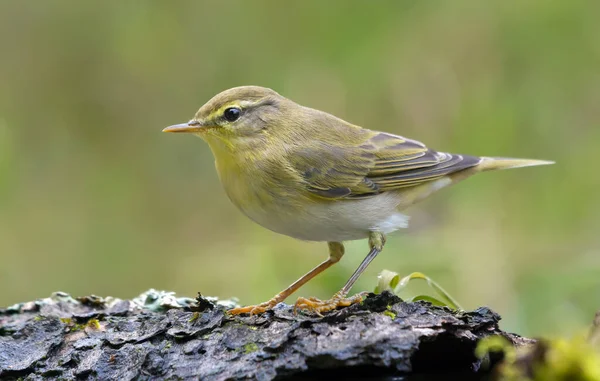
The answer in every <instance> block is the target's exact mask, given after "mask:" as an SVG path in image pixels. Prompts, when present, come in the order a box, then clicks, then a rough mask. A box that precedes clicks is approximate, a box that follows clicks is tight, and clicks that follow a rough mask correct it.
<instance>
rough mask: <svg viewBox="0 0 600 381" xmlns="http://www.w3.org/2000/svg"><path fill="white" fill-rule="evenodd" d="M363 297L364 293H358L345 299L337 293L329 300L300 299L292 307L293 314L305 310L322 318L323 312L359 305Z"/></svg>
mask: <svg viewBox="0 0 600 381" xmlns="http://www.w3.org/2000/svg"><path fill="white" fill-rule="evenodd" d="M365 296H366V293H360V294H356V295H354V296H351V297H349V298H346V297H345V296H344V295H342V294H339V293H337V294H335V295H334V296H333V297H332V298H331V299H329V300H319V299H317V298H302V297H300V298H298V300H297V301H296V304H295V305H294V313H296V312H297V310H305V311H308V312H312V313H314V314H316V315H318V316H323V315H322V313H323V312H329V311H333V310H335V309H336V308H338V307H348V306H350V305H352V304H356V303H360V302H362V301H363V299H364V297H365Z"/></svg>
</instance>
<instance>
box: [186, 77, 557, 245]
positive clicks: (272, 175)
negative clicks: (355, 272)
mask: <svg viewBox="0 0 600 381" xmlns="http://www.w3.org/2000/svg"><path fill="white" fill-rule="evenodd" d="M231 107H237V108H239V109H240V110H241V111H242V114H241V116H240V118H239V120H236V121H235V122H228V121H226V120H224V119H223V117H222V116H223V112H224V110H226V109H228V108H231ZM190 123H191V124H195V123H197V124H198V125H199V126H200V127H198V128H197V129H196V130H195V131H194V132H195V133H196V134H197V135H198V136H200V137H201V138H203V139H204V140H206V141H207V142H208V144H209V145H210V147H211V149H212V151H213V154H214V156H215V159H216V167H217V171H218V173H219V177H220V179H221V181H222V183H223V186H224V188H225V191H226V192H227V195H228V196H229V198H230V199H231V201H232V202H233V203H234V204H235V205H236V206H237V207H238V208H240V209H241V210H242V211H243V212H244V213H245V214H246V215H247V216H248V217H250V218H251V219H253V220H254V221H256V222H258V223H259V224H261V225H263V226H265V227H266V228H268V229H271V230H274V231H276V232H279V233H282V234H286V235H290V236H292V237H296V238H299V239H304V240H312V241H341V240H350V239H361V238H367V237H368V235H369V233H370V232H371V231H381V232H383V233H389V232H392V231H394V230H397V229H398V228H401V227H404V226H406V223H407V219H406V217H405V216H403V215H402V214H401V213H400V211H401V210H402V209H404V208H406V207H407V206H409V205H411V204H412V203H414V202H416V201H418V200H420V199H423V198H425V197H426V196H428V195H429V194H431V193H433V192H434V191H436V190H438V189H441V188H443V187H445V186H447V185H450V184H451V183H454V182H456V181H458V180H459V179H462V178H465V177H467V176H469V175H471V174H474V173H476V172H479V171H480V170H484V169H502V168H508V167H513V166H525V165H538V164H548V163H549V162H544V161H537V160H518V159H517V160H518V161H514V159H482V158H479V157H474V156H468V155H456V154H449V153H441V152H436V151H434V150H431V149H429V148H427V147H426V146H425V145H424V144H422V143H420V142H417V141H414V140H411V139H407V138H403V137H400V136H396V135H392V134H389V133H385V132H378V131H373V130H368V129H364V128H361V127H358V126H355V125H352V124H350V123H348V122H345V121H343V120H341V119H339V118H337V117H334V116H333V115H330V114H327V113H325V112H322V111H318V110H314V109H311V108H307V107H303V106H300V105H298V104H296V103H294V102H292V101H290V100H288V99H286V98H284V97H282V96H280V95H279V94H277V93H276V92H274V91H273V90H270V89H266V88H262V87H255V86H245V87H239V88H233V89H229V90H226V91H224V92H222V93H220V94H218V95H217V96H215V97H214V98H213V99H211V100H210V101H209V102H207V103H206V104H205V105H204V106H202V108H200V110H199V111H198V113H197V114H196V115H195V117H194V119H192V120H191V121H190Z"/></svg>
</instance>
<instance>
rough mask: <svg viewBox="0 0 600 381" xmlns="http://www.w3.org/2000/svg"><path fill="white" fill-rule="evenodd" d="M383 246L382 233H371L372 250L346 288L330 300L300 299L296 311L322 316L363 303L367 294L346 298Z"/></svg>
mask: <svg viewBox="0 0 600 381" xmlns="http://www.w3.org/2000/svg"><path fill="white" fill-rule="evenodd" d="M383 245H385V236H384V235H383V234H382V233H378V232H371V234H369V246H370V247H371V250H370V251H369V254H367V256H366V257H365V259H363V261H362V262H361V264H360V265H359V266H358V268H357V269H356V271H354V274H352V276H351V277H350V279H348V281H347V282H346V284H345V285H344V287H342V289H341V290H340V291H338V292H336V293H335V294H334V295H333V297H332V298H331V299H329V300H319V299H317V298H298V300H297V301H296V305H295V306H294V311H296V310H298V309H300V310H306V311H310V312H314V313H316V314H317V315H321V313H322V312H328V311H331V310H334V309H336V308H337V307H347V306H350V305H352V304H354V303H359V302H361V301H362V300H363V299H364V297H365V296H366V294H367V293H366V292H361V293H358V294H356V295H354V296H351V297H349V298H346V296H347V295H348V292H350V289H351V288H352V286H353V285H354V283H355V282H356V280H357V279H358V278H359V277H360V274H362V272H363V271H365V269H366V268H367V267H368V266H369V264H370V263H371V261H373V259H375V257H376V256H377V254H379V253H380V252H381V250H382V249H383Z"/></svg>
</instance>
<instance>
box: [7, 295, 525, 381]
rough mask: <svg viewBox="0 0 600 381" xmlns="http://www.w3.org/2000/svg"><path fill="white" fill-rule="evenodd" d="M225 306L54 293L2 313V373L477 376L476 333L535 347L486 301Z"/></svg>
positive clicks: (390, 298) (33, 376) (41, 376)
mask: <svg viewBox="0 0 600 381" xmlns="http://www.w3.org/2000/svg"><path fill="white" fill-rule="evenodd" d="M226 305H227V303H226V302H216V301H215V300H210V299H206V298H203V297H201V296H199V297H198V298H197V299H186V298H175V297H174V295H173V294H172V293H164V292H156V291H150V292H148V293H145V294H142V295H141V296H140V297H138V298H136V299H132V300H119V299H114V298H99V297H95V296H91V297H83V298H77V299H73V298H71V297H70V296H69V295H67V294H63V293H55V294H53V296H52V297H50V298H46V299H40V300H38V301H35V302H29V303H21V304H19V305H15V306H12V307H10V308H8V309H5V310H0V379H1V380H17V379H24V380H46V379H61V380H72V379H73V380H74V379H78V380H81V379H90V380H239V379H257V380H273V379H294V380H302V379H307V380H308V379H319V378H321V377H325V378H329V377H331V376H332V375H336V376H337V377H342V379H343V378H352V379H360V378H361V377H364V378H365V379H367V378H368V379H370V380H373V379H390V378H389V377H390V376H392V377H393V378H394V377H396V376H403V377H404V376H408V375H415V374H421V375H422V374H439V375H441V374H444V377H446V376H447V375H448V373H455V374H462V375H464V376H465V377H466V376H467V375H469V378H468V379H477V378H478V377H479V375H481V374H482V370H481V360H479V359H477V358H476V357H475V356H474V354H473V352H474V348H475V346H476V343H477V341H478V340H479V339H480V338H483V337H486V336H490V335H501V336H504V337H505V338H507V339H508V340H509V341H510V342H511V343H512V344H514V345H516V346H522V345H526V344H529V343H532V340H530V339H526V338H522V337H519V336H517V335H514V334H509V333H505V332H503V331H501V330H500V329H499V328H498V321H499V319H500V317H499V316H498V315H497V314H496V313H494V312H492V311H491V310H489V309H488V308H479V309H477V310H475V311H472V312H457V311H451V310H450V309H447V308H440V307H434V306H432V305H431V304H428V303H425V302H416V303H406V302H403V301H402V300H400V299H399V298H398V297H397V296H395V295H392V294H390V293H388V292H384V293H382V294H380V295H375V294H371V295H369V297H368V298H367V299H366V300H365V301H364V302H362V303H360V304H356V305H353V306H350V307H346V308H343V309H340V310H337V311H334V312H330V313H328V314H327V315H325V316H324V317H316V316H309V315H306V314H300V313H299V314H297V315H295V314H294V313H293V310H292V308H291V307H290V306H288V305H285V304H280V305H279V306H277V307H276V308H275V310H273V311H270V312H268V313H266V314H264V315H261V316H236V317H230V316H228V315H227V314H226V313H225V311H224V310H225V308H226V307H225V306H226ZM495 360H496V359H491V360H490V361H492V362H494V361H495ZM408 377H411V376H408ZM444 377H442V378H439V379H447V378H444ZM402 379H403V380H404V379H410V378H402ZM420 379H422V378H420ZM428 379H438V378H436V376H430V378H428ZM463 379H467V378H463Z"/></svg>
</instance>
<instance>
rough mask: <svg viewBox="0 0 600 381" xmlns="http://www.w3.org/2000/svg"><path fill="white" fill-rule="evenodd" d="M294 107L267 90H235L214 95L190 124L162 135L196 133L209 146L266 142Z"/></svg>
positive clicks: (175, 127) (179, 125) (175, 126)
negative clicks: (215, 143)
mask: <svg viewBox="0 0 600 381" xmlns="http://www.w3.org/2000/svg"><path fill="white" fill-rule="evenodd" d="M292 104H293V102H291V101H289V100H287V99H286V98H284V97H282V96H281V95H279V94H278V93H276V92H275V91H273V90H271V89H267V88H265V87H259V86H242V87H234V88H232V89H228V90H225V91H223V92H221V93H219V94H217V95H215V96H214V97H213V98H212V99H211V100H209V101H208V102H207V103H206V104H205V105H204V106H202V107H200V110H198V112H197V113H196V115H195V116H194V117H193V118H192V119H191V120H190V121H189V122H187V123H182V124H176V125H173V126H169V127H167V128H165V129H163V131H164V132H188V133H193V134H195V135H197V136H199V137H201V138H203V139H204V140H206V141H207V142H208V143H209V144H211V143H212V142H214V141H215V140H218V141H221V142H224V143H226V144H227V145H239V144H241V143H243V142H256V141H257V140H261V139H263V138H264V139H266V137H265V136H266V135H267V133H268V131H269V130H271V129H273V128H275V127H276V126H277V125H278V124H280V123H278V121H281V120H282V119H285V117H284V115H283V114H284V113H286V110H289V107H290V106H291V105H292ZM294 105H295V104H294ZM211 145H212V144H211Z"/></svg>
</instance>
